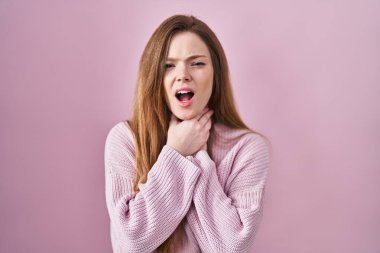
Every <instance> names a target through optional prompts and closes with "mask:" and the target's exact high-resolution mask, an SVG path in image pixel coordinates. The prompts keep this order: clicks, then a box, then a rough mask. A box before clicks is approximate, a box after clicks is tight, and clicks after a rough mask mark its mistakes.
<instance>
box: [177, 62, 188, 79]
mask: <svg viewBox="0 0 380 253" xmlns="http://www.w3.org/2000/svg"><path fill="white" fill-rule="evenodd" d="M177 69H178V72H177V81H178V82H181V81H182V82H184V81H190V80H191V74H190V72H189V69H188V67H187V66H186V65H182V66H178V67H177Z"/></svg>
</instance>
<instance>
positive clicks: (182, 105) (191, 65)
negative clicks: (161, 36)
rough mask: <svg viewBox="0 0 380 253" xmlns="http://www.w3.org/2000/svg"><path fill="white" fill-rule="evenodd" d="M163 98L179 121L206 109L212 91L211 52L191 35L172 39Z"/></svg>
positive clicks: (181, 34) (175, 36)
mask: <svg viewBox="0 0 380 253" xmlns="http://www.w3.org/2000/svg"><path fill="white" fill-rule="evenodd" d="M165 68H166V70H165V76H164V86H165V99H166V103H167V105H168V107H169V109H170V111H171V112H172V113H173V114H174V115H175V116H176V117H177V118H179V119H182V120H188V119H192V118H194V117H195V116H197V115H198V114H199V113H201V111H202V110H203V109H204V108H205V107H206V105H207V103H208V101H209V99H210V97H211V92H212V85H213V76H214V69H213V66H212V61H211V57H210V52H209V50H208V48H207V46H206V44H205V43H204V42H203V41H202V39H201V38H200V37H199V36H198V35H196V34H195V33H192V32H180V33H177V34H175V35H174V36H173V38H172V40H171V42H170V46H169V53H168V57H167V59H166V62H165Z"/></svg>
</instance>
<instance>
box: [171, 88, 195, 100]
mask: <svg viewBox="0 0 380 253" xmlns="http://www.w3.org/2000/svg"><path fill="white" fill-rule="evenodd" d="M175 96H176V98H177V99H178V100H179V101H181V102H185V101H190V100H191V99H192V97H193V96H194V92H192V91H183V90H182V91H178V92H177V94H175Z"/></svg>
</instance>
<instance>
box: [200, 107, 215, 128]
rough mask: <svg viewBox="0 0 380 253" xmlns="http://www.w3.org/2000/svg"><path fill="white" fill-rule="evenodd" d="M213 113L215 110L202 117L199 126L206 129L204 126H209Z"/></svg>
mask: <svg viewBox="0 0 380 253" xmlns="http://www.w3.org/2000/svg"><path fill="white" fill-rule="evenodd" d="M213 113H214V111H213V110H210V111H208V112H207V113H205V114H204V115H203V116H202V118H201V119H200V120H199V124H200V125H201V126H202V127H204V126H205V125H206V124H207V122H208V121H209V120H210V118H211V115H212V114H213Z"/></svg>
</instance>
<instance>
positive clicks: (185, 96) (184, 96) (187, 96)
mask: <svg viewBox="0 0 380 253" xmlns="http://www.w3.org/2000/svg"><path fill="white" fill-rule="evenodd" d="M192 97H193V96H192V95H190V94H189V93H186V94H181V95H179V100H180V101H189V100H190V99H191V98H192Z"/></svg>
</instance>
